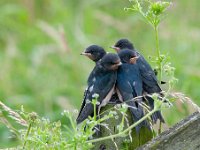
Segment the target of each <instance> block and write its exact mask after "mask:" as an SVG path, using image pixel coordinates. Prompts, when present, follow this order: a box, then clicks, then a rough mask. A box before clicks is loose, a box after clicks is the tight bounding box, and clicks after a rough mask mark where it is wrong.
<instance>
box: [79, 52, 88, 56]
mask: <svg viewBox="0 0 200 150" xmlns="http://www.w3.org/2000/svg"><path fill="white" fill-rule="evenodd" d="M80 55H84V56H88V57H89V56H91V53H86V52H82V53H81V54H80Z"/></svg>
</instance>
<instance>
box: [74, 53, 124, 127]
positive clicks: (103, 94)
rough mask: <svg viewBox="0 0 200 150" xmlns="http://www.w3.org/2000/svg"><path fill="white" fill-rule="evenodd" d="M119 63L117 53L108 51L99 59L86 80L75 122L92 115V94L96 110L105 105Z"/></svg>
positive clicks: (113, 84) (113, 83)
mask: <svg viewBox="0 0 200 150" xmlns="http://www.w3.org/2000/svg"><path fill="white" fill-rule="evenodd" d="M120 65H121V61H120V58H119V56H118V55H117V54H112V53H108V54H106V55H105V56H103V58H102V59H100V60H99V61H98V62H97V63H96V66H95V68H94V70H93V71H92V72H94V74H93V78H91V79H90V80H91V82H88V87H87V89H86V91H85V94H84V98H83V103H82V106H81V109H80V112H79V115H78V117H77V119H76V121H77V124H79V123H81V122H82V121H84V120H85V119H86V118H88V116H93V113H94V106H93V104H92V103H91V101H92V99H94V96H95V95H96V94H97V95H98V98H97V101H98V103H99V105H97V107H96V108H97V112H99V111H100V108H101V107H103V106H105V105H106V104H107V103H108V102H109V100H110V98H111V96H112V94H113V91H114V88H115V83H116V80H117V69H118V67H119V66H120Z"/></svg>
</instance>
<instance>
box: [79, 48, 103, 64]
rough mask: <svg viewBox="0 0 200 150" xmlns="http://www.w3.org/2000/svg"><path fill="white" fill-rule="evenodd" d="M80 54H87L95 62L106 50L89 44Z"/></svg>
mask: <svg viewBox="0 0 200 150" xmlns="http://www.w3.org/2000/svg"><path fill="white" fill-rule="evenodd" d="M81 55H84V56H87V57H88V58H89V59H91V60H93V61H94V62H95V63H96V62H98V61H99V60H100V59H101V58H103V56H105V55H106V51H105V50H104V49H103V48H102V47H100V46H98V45H91V46H89V47H87V48H86V49H85V51H84V52H82V53H81Z"/></svg>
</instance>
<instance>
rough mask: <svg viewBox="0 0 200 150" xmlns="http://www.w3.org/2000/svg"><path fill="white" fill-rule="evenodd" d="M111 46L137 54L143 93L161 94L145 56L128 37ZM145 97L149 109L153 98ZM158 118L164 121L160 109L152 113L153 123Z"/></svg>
mask: <svg viewBox="0 0 200 150" xmlns="http://www.w3.org/2000/svg"><path fill="white" fill-rule="evenodd" d="M112 48H114V49H115V50H116V52H117V53H119V52H120V51H121V50H125V49H129V50H132V51H134V52H135V53H136V55H137V56H138V59H137V66H138V68H139V72H140V75H141V79H142V83H143V86H142V87H143V93H147V94H153V93H159V94H160V95H162V94H161V93H162V90H161V88H160V86H159V85H158V80H157V78H156V75H155V73H154V71H153V69H152V68H151V66H150V64H149V63H148V62H147V61H146V60H145V58H144V57H143V56H142V55H141V54H140V53H139V52H137V51H136V50H135V48H134V45H133V44H132V43H131V42H130V41H129V40H128V39H120V40H119V41H117V42H116V44H115V45H114V46H112ZM146 99H147V101H148V103H149V106H150V108H151V110H152V109H154V100H153V99H152V98H151V97H148V96H146ZM158 119H159V120H160V121H161V122H163V123H164V122H165V121H164V118H163V117H162V114H161V112H160V111H157V112H155V113H154V114H153V115H152V121H153V123H156V122H157V120H158Z"/></svg>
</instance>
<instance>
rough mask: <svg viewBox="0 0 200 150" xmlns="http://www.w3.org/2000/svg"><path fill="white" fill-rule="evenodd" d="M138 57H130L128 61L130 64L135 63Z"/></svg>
mask: <svg viewBox="0 0 200 150" xmlns="http://www.w3.org/2000/svg"><path fill="white" fill-rule="evenodd" d="M138 58H139V57H132V58H131V59H130V63H131V64H136V61H137V59H138Z"/></svg>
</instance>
